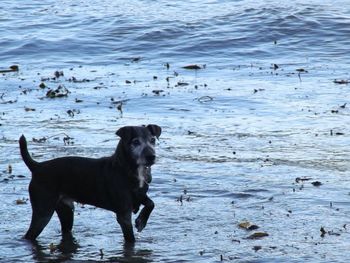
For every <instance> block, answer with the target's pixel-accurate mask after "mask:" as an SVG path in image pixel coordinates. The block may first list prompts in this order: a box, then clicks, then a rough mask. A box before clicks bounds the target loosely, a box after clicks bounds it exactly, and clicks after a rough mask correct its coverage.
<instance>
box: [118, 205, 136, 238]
mask: <svg viewBox="0 0 350 263" xmlns="http://www.w3.org/2000/svg"><path fill="white" fill-rule="evenodd" d="M117 221H118V223H119V225H120V227H121V229H122V231H123V235H124V239H125V242H128V243H134V242H135V236H134V231H133V229H132V223H131V211H130V212H127V213H117Z"/></svg>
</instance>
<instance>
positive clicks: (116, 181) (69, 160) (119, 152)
mask: <svg viewBox="0 0 350 263" xmlns="http://www.w3.org/2000/svg"><path fill="white" fill-rule="evenodd" d="M116 134H117V135H118V136H119V137H120V140H119V143H118V145H117V148H116V150H115V153H114V154H113V155H112V156H110V157H103V158H100V159H93V158H85V157H77V156H74V157H61V158H57V159H52V160H48V161H44V162H37V161H35V160H33V159H32V157H31V156H30V154H29V152H28V149H27V142H26V139H25V137H24V135H22V136H21V137H20V139H19V145H20V151H21V156H22V159H23V161H24V163H25V164H26V166H27V167H28V168H29V170H30V171H31V172H32V178H31V181H30V184H29V196H30V202H31V206H32V219H31V223H30V226H29V229H28V231H27V232H26V234H25V236H24V238H25V239H29V240H35V239H36V238H37V237H38V236H39V235H40V233H41V232H42V231H43V229H44V228H45V226H46V225H47V224H48V222H49V221H50V219H51V217H52V215H53V213H54V212H56V213H57V215H58V218H59V220H60V223H61V231H62V235H63V236H64V235H66V234H71V231H72V228H73V217H74V204H73V202H74V201H76V202H79V203H83V204H89V205H93V206H96V207H99V208H103V209H107V210H109V211H112V212H114V213H115V214H116V217H117V221H118V223H119V225H120V227H121V229H122V232H123V236H124V240H125V242H126V243H134V242H135V236H134V232H133V226H132V221H131V220H132V213H135V214H136V213H137V212H138V210H139V207H140V205H143V206H144V207H143V208H142V210H141V212H140V213H139V215H138V217H137V218H136V220H135V227H136V229H137V230H138V232H141V231H142V230H143V229H144V227H145V226H146V224H147V221H148V218H149V216H150V214H151V212H152V210H153V209H154V202H153V201H152V200H151V199H150V198H149V197H148V196H147V191H148V186H149V184H150V183H151V180H152V176H151V166H152V165H153V164H154V163H155V159H156V155H155V143H156V139H158V138H159V136H160V134H161V128H160V127H159V126H158V125H154V124H150V125H147V126H125V127H122V128H120V129H119V130H118V131H117V132H116Z"/></svg>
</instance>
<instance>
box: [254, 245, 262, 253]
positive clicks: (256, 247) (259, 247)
mask: <svg viewBox="0 0 350 263" xmlns="http://www.w3.org/2000/svg"><path fill="white" fill-rule="evenodd" d="M260 249H262V246H254V247H253V250H254V251H255V252H257V251H259V250H260Z"/></svg>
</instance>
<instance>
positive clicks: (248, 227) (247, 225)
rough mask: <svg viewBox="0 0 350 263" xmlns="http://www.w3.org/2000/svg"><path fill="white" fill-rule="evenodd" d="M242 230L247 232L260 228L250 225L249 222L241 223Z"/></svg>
mask: <svg viewBox="0 0 350 263" xmlns="http://www.w3.org/2000/svg"><path fill="white" fill-rule="evenodd" d="M238 226H239V227H240V228H243V229H245V230H249V231H250V230H256V229H258V228H259V226H257V225H255V224H252V223H250V222H249V221H242V222H241V223H239V224H238Z"/></svg>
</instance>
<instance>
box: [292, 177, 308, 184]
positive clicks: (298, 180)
mask: <svg viewBox="0 0 350 263" xmlns="http://www.w3.org/2000/svg"><path fill="white" fill-rule="evenodd" d="M311 179H312V178H311V177H306V176H305V177H297V178H295V182H296V183H300V182H305V181H309V180H311Z"/></svg>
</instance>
